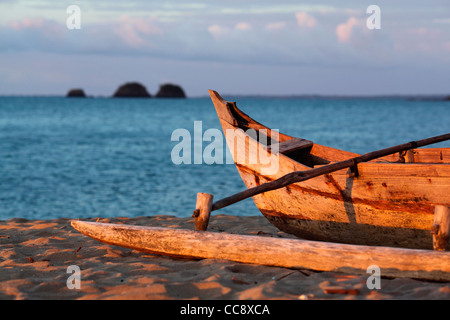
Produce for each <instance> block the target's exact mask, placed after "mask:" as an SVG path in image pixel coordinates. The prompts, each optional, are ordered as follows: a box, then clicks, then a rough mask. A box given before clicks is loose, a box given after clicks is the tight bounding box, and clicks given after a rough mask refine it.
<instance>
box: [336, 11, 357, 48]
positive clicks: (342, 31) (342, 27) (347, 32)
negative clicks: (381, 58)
mask: <svg viewBox="0 0 450 320" xmlns="http://www.w3.org/2000/svg"><path fill="white" fill-rule="evenodd" d="M361 24H362V23H361V22H360V21H359V20H358V19H357V18H355V17H350V18H349V19H348V20H347V21H346V22H345V23H341V24H339V25H338V26H337V27H336V35H337V37H338V40H339V42H349V41H350V37H351V36H352V32H353V28H354V27H356V26H359V25H361Z"/></svg>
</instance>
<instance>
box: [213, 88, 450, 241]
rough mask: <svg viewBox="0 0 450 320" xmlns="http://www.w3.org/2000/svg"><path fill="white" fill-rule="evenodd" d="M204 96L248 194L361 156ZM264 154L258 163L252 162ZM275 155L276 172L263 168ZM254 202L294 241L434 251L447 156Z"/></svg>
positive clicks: (395, 162)
mask: <svg viewBox="0 0 450 320" xmlns="http://www.w3.org/2000/svg"><path fill="white" fill-rule="evenodd" d="M209 93H210V96H211V99H212V101H213V103H214V106H215V108H216V112H217V114H218V116H219V119H220V123H221V125H222V129H223V131H224V134H225V136H226V139H227V143H228V146H229V147H230V151H231V154H232V156H233V159H234V161H235V163H236V166H237V169H238V171H239V174H240V176H241V178H242V180H243V181H244V183H245V184H246V186H247V188H249V189H250V188H253V187H255V186H258V185H261V184H263V183H266V182H270V181H274V180H276V179H279V178H280V177H283V176H284V175H286V174H289V173H291V172H294V171H307V170H310V169H312V168H317V167H320V166H324V165H329V164H332V163H335V162H340V161H344V160H346V159H349V158H354V157H357V156H359V155H358V154H355V153H351V152H347V151H343V150H338V149H334V148H330V147H327V146H323V145H319V144H316V143H313V142H312V141H309V140H305V139H299V138H295V137H291V136H288V135H285V134H282V133H278V132H276V131H272V130H271V129H270V128H268V127H266V126H264V125H262V124H261V123H259V122H257V121H255V120H253V119H252V118H251V117H249V116H248V115H247V114H245V113H244V112H242V111H241V110H239V109H238V108H237V106H236V103H234V102H228V101H225V100H224V99H223V98H222V97H221V96H220V95H219V94H218V93H217V92H215V91H212V90H210V91H209ZM243 141H244V143H242V142H243ZM239 142H241V143H239ZM264 154H266V155H265V162H264V163H262V162H261V161H251V160H250V159H253V160H254V159H258V157H261V155H264ZM274 156H276V161H278V163H277V166H275V168H276V170H273V163H270V162H269V164H267V159H272V158H273V157H274ZM271 157H272V158H271ZM253 200H254V202H255V204H256V206H257V207H258V209H259V210H260V211H261V213H262V214H263V215H264V216H265V217H266V218H267V219H268V220H269V221H270V222H271V223H272V224H274V225H275V226H276V227H277V228H278V229H280V230H282V231H285V232H287V233H291V234H294V235H296V236H298V237H300V238H305V239H310V240H321V241H329V242H341V243H348V244H360V245H370V246H389V247H403V248H416V249H432V248H433V239H432V234H431V233H430V230H432V226H433V219H434V212H435V207H444V208H448V207H450V149H449V148H427V149H415V150H409V151H407V152H405V153H403V154H396V155H389V156H384V157H382V158H379V159H376V160H372V161H369V162H365V163H360V164H358V165H357V166H356V165H355V167H354V168H353V169H345V170H339V171H335V172H332V173H328V174H325V175H321V176H317V177H315V178H312V179H309V180H306V181H303V182H299V183H294V184H291V185H288V186H286V187H283V188H281V189H277V190H273V191H270V192H265V193H261V194H258V195H256V196H254V197H253ZM213 209H214V207H213Z"/></svg>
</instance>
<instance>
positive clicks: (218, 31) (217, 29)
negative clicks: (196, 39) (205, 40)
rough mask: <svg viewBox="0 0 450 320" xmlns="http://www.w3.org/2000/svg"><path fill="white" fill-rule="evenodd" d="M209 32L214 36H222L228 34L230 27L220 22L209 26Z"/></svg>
mask: <svg viewBox="0 0 450 320" xmlns="http://www.w3.org/2000/svg"><path fill="white" fill-rule="evenodd" d="M208 32H209V33H210V34H211V35H213V36H214V37H220V36H223V35H226V34H227V33H228V32H229V29H228V28H227V27H222V26H220V25H218V24H213V25H211V26H209V27H208Z"/></svg>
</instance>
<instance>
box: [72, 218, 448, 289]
mask: <svg viewBox="0 0 450 320" xmlns="http://www.w3.org/2000/svg"><path fill="white" fill-rule="evenodd" d="M72 226H73V227H74V228H75V229H76V230H78V231H79V232H81V233H83V234H85V235H87V236H89V237H91V238H94V239H96V240H98V241H101V242H104V243H107V244H111V245H117V246H122V247H126V248H131V249H136V250H139V251H143V252H148V253H152V254H159V255H167V256H175V257H189V258H195V259H227V260H232V261H236V262H242V263H254V264H262V265H267V266H276V267H285V268H293V269H311V270H318V271H333V272H345V273H352V274H367V273H366V272H367V268H368V267H369V266H371V265H377V266H378V267H379V268H380V269H381V276H387V277H407V278H417V279H425V280H436V281H449V280H450V252H441V251H432V250H417V249H400V248H389V247H371V246H360V245H348V244H337V243H329V242H319V241H308V240H300V239H299V240H296V239H285V238H284V239H283V238H270V237H261V236H246V235H236V234H226V233H216V232H209V231H202V232H199V231H189V230H185V229H172V228H156V227H144V226H130V225H123V224H109V223H97V222H85V221H77V220H73V221H72Z"/></svg>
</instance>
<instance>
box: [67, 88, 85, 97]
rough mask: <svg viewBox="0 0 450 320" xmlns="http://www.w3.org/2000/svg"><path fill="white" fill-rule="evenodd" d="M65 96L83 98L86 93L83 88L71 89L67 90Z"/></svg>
mask: <svg viewBox="0 0 450 320" xmlns="http://www.w3.org/2000/svg"><path fill="white" fill-rule="evenodd" d="M67 97H70V98H73V97H75V98H85V97H86V94H85V93H84V91H83V89H71V90H69V92H68V93H67Z"/></svg>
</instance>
